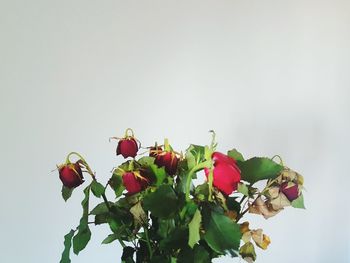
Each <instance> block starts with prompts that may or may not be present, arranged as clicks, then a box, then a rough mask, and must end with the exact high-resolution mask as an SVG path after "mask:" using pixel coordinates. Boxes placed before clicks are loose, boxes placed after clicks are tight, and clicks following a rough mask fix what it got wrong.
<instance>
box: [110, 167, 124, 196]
mask: <svg viewBox="0 0 350 263" xmlns="http://www.w3.org/2000/svg"><path fill="white" fill-rule="evenodd" d="M117 171H118V170H115V171H114V172H113V175H112V177H111V179H110V180H109V185H110V186H111V187H112V189H113V190H114V193H115V197H116V198H118V197H119V196H121V195H122V193H123V191H124V189H125V187H124V185H123V179H122V176H121V175H120V174H119V173H117Z"/></svg>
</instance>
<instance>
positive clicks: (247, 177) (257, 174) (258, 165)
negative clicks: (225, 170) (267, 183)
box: [237, 157, 283, 184]
mask: <svg viewBox="0 0 350 263" xmlns="http://www.w3.org/2000/svg"><path fill="white" fill-rule="evenodd" d="M237 164H238V166H239V168H240V169H241V178H242V180H244V181H247V182H249V183H251V184H254V183H255V182H257V181H260V180H265V179H275V178H276V177H277V176H278V174H279V173H280V172H281V171H282V169H283V166H282V165H280V164H277V163H275V162H274V161H273V160H271V159H269V158H265V157H254V158H251V159H249V160H246V161H243V162H237Z"/></svg>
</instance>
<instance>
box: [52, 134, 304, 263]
mask: <svg viewBox="0 0 350 263" xmlns="http://www.w3.org/2000/svg"><path fill="white" fill-rule="evenodd" d="M211 133H212V141H211V143H210V145H207V146H201V145H194V144H191V145H190V146H189V147H188V149H187V150H186V151H185V152H184V153H182V152H178V151H176V150H175V149H174V148H173V147H172V146H171V145H170V144H169V141H168V140H167V139H165V140H164V144H162V145H158V144H157V143H156V144H155V145H153V146H151V147H146V148H144V147H141V143H140V141H139V140H138V139H137V138H136V137H135V136H134V133H133V131H132V130H131V129H127V130H126V132H125V135H124V136H123V137H122V138H117V137H112V138H113V139H116V140H118V145H117V149H116V153H117V155H121V156H122V157H123V158H124V162H123V163H121V164H120V165H119V166H117V167H115V168H114V169H113V171H112V175H111V177H110V179H109V181H108V182H107V183H106V185H102V184H101V183H100V182H99V181H98V179H97V175H96V174H95V173H94V172H93V170H92V169H91V167H90V165H89V164H88V163H87V161H86V160H85V159H84V158H83V157H82V156H81V155H80V154H79V153H76V152H72V153H70V154H68V156H67V158H66V161H65V163H64V164H61V165H59V166H58V171H59V178H60V179H61V181H62V183H63V187H62V196H63V198H64V200H65V201H67V200H68V199H69V197H70V196H71V195H72V192H73V190H74V189H75V188H77V187H78V186H80V185H81V184H85V185H86V186H85V188H84V199H83V200H82V202H81V205H82V210H83V213H82V217H81V219H80V223H79V225H78V226H77V228H75V229H72V230H70V231H69V232H68V233H67V234H66V235H65V237H64V251H63V253H62V257H61V261H60V262H61V263H67V262H71V260H70V251H71V249H72V250H73V252H74V253H75V254H79V252H80V251H82V250H83V249H84V248H85V247H86V245H87V244H88V242H89V240H90V238H91V230H90V227H91V225H96V226H97V225H102V224H106V225H107V226H109V228H110V230H111V233H110V235H108V236H107V237H106V238H105V239H104V240H103V241H102V244H109V243H112V242H119V243H120V245H121V246H122V248H123V253H122V255H121V262H125V263H135V262H136V263H142V262H152V263H157V262H162V263H167V262H169V263H175V262H179V263H181V262H185V263H192V262H193V263H206V262H212V259H214V258H218V257H220V256H222V255H230V256H231V257H239V256H240V257H242V258H243V259H244V260H246V261H247V262H253V261H255V260H256V253H255V248H256V247H259V248H260V249H267V247H268V245H269V244H270V238H269V237H268V236H267V235H265V234H264V233H263V230H262V229H250V226H249V223H248V222H247V221H244V220H243V219H244V215H245V214H246V213H254V214H257V215H261V216H263V217H264V218H266V219H267V218H269V217H272V216H274V215H276V214H278V213H279V212H280V211H282V210H283V209H284V208H285V207H287V206H292V207H295V208H304V201H303V195H302V192H301V190H302V188H303V177H302V176H301V175H300V174H298V173H297V172H294V171H293V170H291V169H289V168H288V167H286V166H285V165H284V164H283V162H282V159H281V158H280V157H279V156H277V155H276V156H274V157H272V158H266V157H253V158H250V159H245V158H244V157H243V155H242V154H241V153H240V152H238V151H237V150H236V149H232V150H229V151H228V152H227V154H224V153H220V152H217V151H216V146H217V143H216V141H215V133H214V132H213V131H211ZM141 151H142V153H140V152H141ZM73 157H75V159H76V160H74V161H73V160H72V158H73ZM276 158H277V159H278V162H276V161H275V160H276ZM86 175H88V177H91V178H90V179H91V180H89V181H90V182H89V183H88V182H85V180H86ZM257 183H258V184H257ZM257 185H261V187H260V188H262V189H259V187H257ZM108 191H109V192H108ZM107 194H109V195H113V197H112V198H108V197H107ZM91 195H93V196H95V197H96V198H100V199H101V203H100V204H98V205H97V206H96V207H94V208H93V209H90V207H89V199H90V196H91Z"/></svg>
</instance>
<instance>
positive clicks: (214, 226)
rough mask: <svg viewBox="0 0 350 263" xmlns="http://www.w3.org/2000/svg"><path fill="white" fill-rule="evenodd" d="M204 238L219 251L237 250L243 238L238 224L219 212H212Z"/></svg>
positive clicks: (220, 252) (222, 252)
mask: <svg viewBox="0 0 350 263" xmlns="http://www.w3.org/2000/svg"><path fill="white" fill-rule="evenodd" d="M204 239H205V241H206V242H207V243H208V245H209V246H210V247H211V248H212V249H213V250H214V251H215V252H217V253H219V254H225V252H226V251H232V250H233V251H237V250H238V248H239V243H240V240H241V232H240V228H239V226H238V224H236V223H235V222H233V221H232V220H231V219H230V218H228V217H227V216H225V215H223V214H220V213H218V212H215V211H212V212H211V213H210V218H209V222H208V223H207V224H206V225H205V234H204Z"/></svg>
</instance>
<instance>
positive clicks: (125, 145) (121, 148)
mask: <svg viewBox="0 0 350 263" xmlns="http://www.w3.org/2000/svg"><path fill="white" fill-rule="evenodd" d="M138 150H139V146H138V145H137V141H136V140H135V139H134V138H133V137H127V138H123V139H120V140H119V142H118V147H117V155H119V154H121V155H122V156H123V157H124V158H128V157H133V158H134V157H135V156H136V154H137V151H138Z"/></svg>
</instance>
